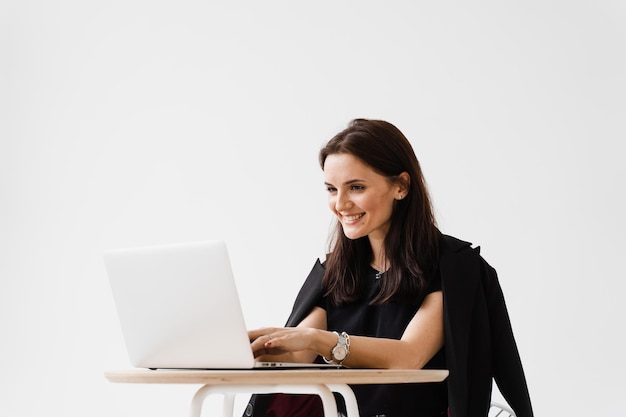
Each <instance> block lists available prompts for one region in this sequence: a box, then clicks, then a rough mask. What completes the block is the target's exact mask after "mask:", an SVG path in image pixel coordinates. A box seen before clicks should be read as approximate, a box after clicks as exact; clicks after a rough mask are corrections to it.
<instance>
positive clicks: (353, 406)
mask: <svg viewBox="0 0 626 417" xmlns="http://www.w3.org/2000/svg"><path fill="white" fill-rule="evenodd" d="M327 386H328V388H329V389H330V390H331V391H334V392H337V393H339V394H341V396H342V397H343V399H344V401H345V402H346V417H359V406H358V404H357V402H356V397H355V396H354V391H352V389H351V388H350V387H349V386H348V385H346V384H327Z"/></svg>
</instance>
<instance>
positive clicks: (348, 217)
mask: <svg viewBox="0 0 626 417" xmlns="http://www.w3.org/2000/svg"><path fill="white" fill-rule="evenodd" d="M363 216H365V213H360V214H353V215H350V216H343V218H344V220H346V221H348V222H353V221H356V220H359V219H360V218H361V217H363Z"/></svg>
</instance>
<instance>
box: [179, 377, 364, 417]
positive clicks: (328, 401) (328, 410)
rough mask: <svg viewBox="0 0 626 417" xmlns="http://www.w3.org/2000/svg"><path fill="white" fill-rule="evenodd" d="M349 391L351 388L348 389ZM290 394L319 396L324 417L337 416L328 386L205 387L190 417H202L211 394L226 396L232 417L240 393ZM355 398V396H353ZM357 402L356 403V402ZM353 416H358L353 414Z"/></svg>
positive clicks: (194, 404) (333, 399) (225, 402)
mask: <svg viewBox="0 0 626 417" xmlns="http://www.w3.org/2000/svg"><path fill="white" fill-rule="evenodd" d="M346 387H347V386H346ZM348 389H349V388H348ZM281 392H284V393H290V394H317V395H319V396H320V398H321V400H322V407H323V408H324V415H325V416H326V417H336V416H337V403H336V402H335V397H334V395H333V393H332V392H331V390H330V389H329V388H328V387H327V386H326V385H315V384H313V385H228V386H225V385H203V386H202V387H200V388H199V389H198V391H196V393H195V395H194V396H193V399H192V400H191V410H190V417H200V416H201V414H202V404H203V402H204V400H205V398H206V397H207V396H208V395H210V394H226V397H225V398H224V405H225V407H224V416H225V417H226V416H227V415H228V413H230V415H231V416H232V413H233V408H234V396H235V394H238V393H259V394H273V393H281ZM342 395H343V394H342ZM352 397H354V394H353V395H352ZM355 402H356V401H355ZM352 416H358V411H357V414H352V415H351V416H350V417H352Z"/></svg>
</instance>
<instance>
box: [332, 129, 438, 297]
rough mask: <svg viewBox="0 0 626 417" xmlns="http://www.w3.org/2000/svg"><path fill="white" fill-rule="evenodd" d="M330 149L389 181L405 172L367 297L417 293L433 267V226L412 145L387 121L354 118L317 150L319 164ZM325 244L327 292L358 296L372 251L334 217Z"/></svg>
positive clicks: (435, 244)
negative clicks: (377, 283) (383, 266)
mask: <svg viewBox="0 0 626 417" xmlns="http://www.w3.org/2000/svg"><path fill="white" fill-rule="evenodd" d="M333 154H350V155H353V156H355V157H357V158H359V159H360V160H361V161H362V162H364V163H365V164H366V165H368V166H369V167H370V168H372V169H373V170H374V171H375V172H377V173H378V174H380V175H383V176H385V177H387V178H388V179H389V180H390V181H392V182H397V181H399V177H398V176H399V175H400V174H401V173H402V172H407V173H408V174H409V177H410V184H408V186H409V187H408V194H407V195H406V197H405V198H404V199H402V200H397V201H395V205H394V208H393V212H392V215H391V220H390V227H389V231H388V233H387V235H386V237H385V242H384V246H383V249H384V253H385V256H386V257H387V260H388V262H389V269H388V270H387V272H385V277H384V279H382V280H381V288H380V292H379V294H378V296H376V297H375V298H374V300H372V303H385V302H388V301H395V300H403V299H408V298H413V297H415V296H420V295H421V294H422V292H423V290H424V288H425V286H426V285H427V279H428V277H429V276H430V275H431V274H432V273H433V272H434V269H435V264H436V258H437V256H438V246H439V245H438V242H439V230H438V229H437V226H436V222H435V218H434V215H433V209H432V205H431V200H430V197H429V194H428V190H427V188H426V184H425V181H424V177H423V175H422V170H421V168H420V164H419V162H418V160H417V157H416V156H415V152H414V151H413V147H412V146H411V144H410V143H409V141H408V140H407V138H406V137H405V136H404V135H403V134H402V132H400V130H399V129H398V128H396V127H395V126H394V125H392V124H391V123H388V122H385V121H382V120H367V119H355V120H353V121H352V122H350V124H349V125H348V127H347V128H346V129H345V130H343V131H342V132H340V133H338V134H337V135H335V136H334V137H333V138H332V139H331V140H330V141H328V143H327V144H326V145H325V146H324V147H323V148H322V149H321V150H320V154H319V162H320V166H321V167H322V170H323V169H324V163H325V162H326V158H327V157H328V156H329V155H333ZM329 246H330V247H329V254H328V257H327V259H326V272H325V275H324V281H323V283H324V287H325V288H326V291H327V295H328V296H330V298H331V300H332V301H333V302H334V303H335V304H338V305H341V304H345V303H348V302H351V301H354V300H356V299H358V298H360V297H362V296H363V291H362V288H363V286H362V284H361V278H360V277H362V276H363V275H364V273H365V271H366V270H367V268H368V267H369V264H370V262H371V259H372V256H373V253H372V248H371V246H370V243H369V240H368V238H367V236H365V237H361V238H358V239H354V240H353V239H349V238H347V237H346V236H345V234H344V233H343V228H342V225H341V223H340V222H339V221H337V223H336V226H335V230H334V232H333V233H332V234H331V238H330V240H329Z"/></svg>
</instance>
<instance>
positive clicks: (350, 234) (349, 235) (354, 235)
mask: <svg viewBox="0 0 626 417" xmlns="http://www.w3.org/2000/svg"><path fill="white" fill-rule="evenodd" d="M343 234H344V235H345V237H347V238H348V239H350V240H357V239H360V238H362V237H365V236H367V235H364V234H363V233H359V232H351V231H348V232H346V230H345V229H344V231H343Z"/></svg>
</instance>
